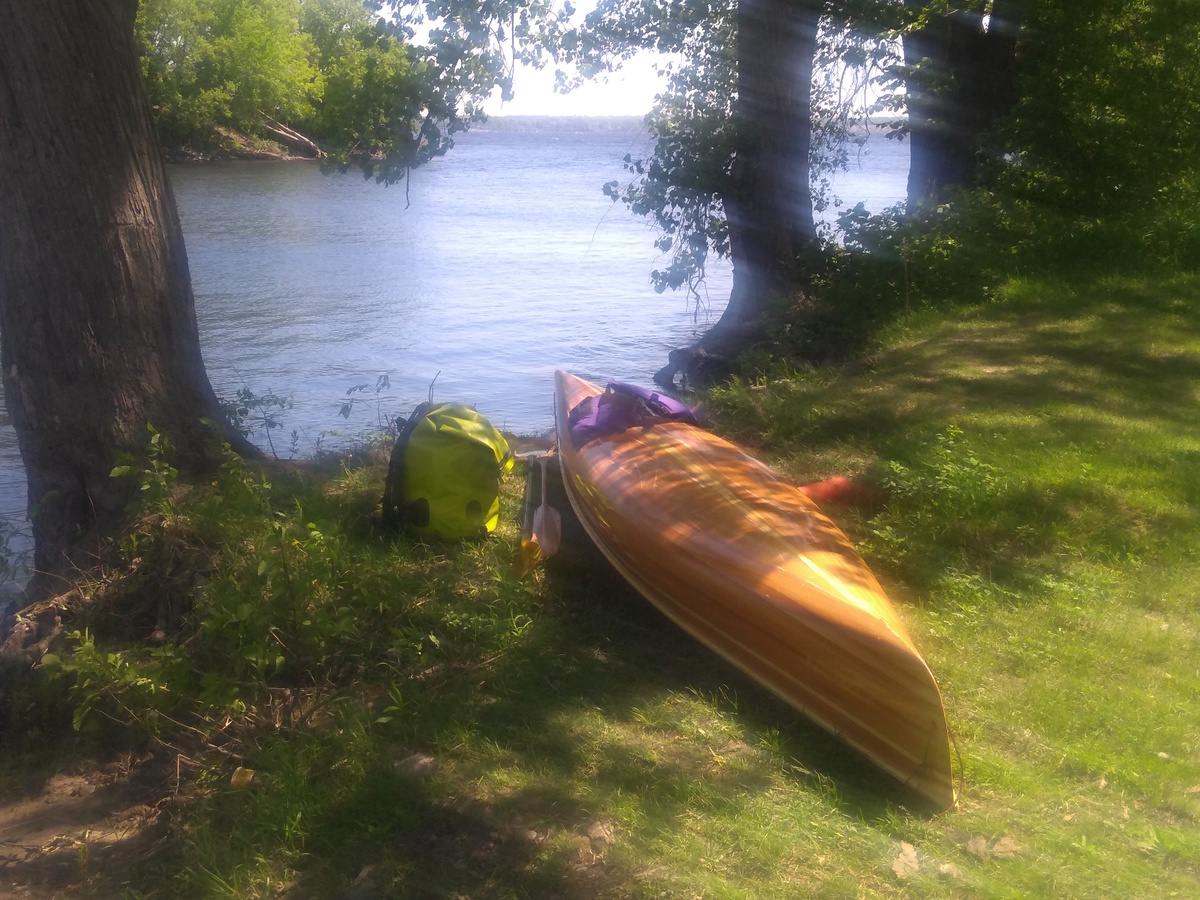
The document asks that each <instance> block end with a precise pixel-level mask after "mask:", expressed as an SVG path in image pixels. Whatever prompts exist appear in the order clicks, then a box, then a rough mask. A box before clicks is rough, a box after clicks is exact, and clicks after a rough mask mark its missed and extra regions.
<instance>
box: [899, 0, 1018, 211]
mask: <svg viewBox="0 0 1200 900" xmlns="http://www.w3.org/2000/svg"><path fill="white" fill-rule="evenodd" d="M906 2H907V3H908V5H909V6H912V7H914V8H919V7H920V6H922V5H923V0H906ZM1018 5H1019V0H992V2H991V3H987V2H974V3H971V4H969V5H968V7H967V8H965V9H958V10H953V11H951V12H950V13H948V14H946V15H942V16H938V17H936V18H933V19H931V20H930V21H929V23H928V24H927V25H926V26H925V27H924V28H921V29H920V30H918V31H915V32H913V33H911V34H909V35H907V36H905V38H904V63H905V66H906V67H907V68H908V69H909V71H910V73H912V74H911V75H910V77H909V78H908V83H907V95H908V97H907V102H908V127H909V136H910V145H909V146H910V153H911V157H910V159H911V161H910V164H909V171H908V208H909V210H916V209H918V208H920V207H922V206H928V205H931V204H937V203H940V202H941V201H943V200H945V199H946V197H947V194H948V191H949V190H950V189H951V188H954V187H972V186H974V185H975V184H976V183H977V180H978V175H979V172H980V166H981V164H982V163H983V162H984V161H985V160H986V155H985V153H984V139H985V136H986V134H987V132H988V131H989V130H991V129H992V128H993V127H994V126H995V125H996V124H997V122H999V121H1000V119H1001V118H1002V117H1003V116H1005V115H1006V114H1007V113H1009V112H1010V111H1011V110H1012V107H1013V104H1014V103H1015V102H1016V98H1017V82H1016V46H1017V29H1018V26H1017V9H1018ZM985 14H986V15H985Z"/></svg>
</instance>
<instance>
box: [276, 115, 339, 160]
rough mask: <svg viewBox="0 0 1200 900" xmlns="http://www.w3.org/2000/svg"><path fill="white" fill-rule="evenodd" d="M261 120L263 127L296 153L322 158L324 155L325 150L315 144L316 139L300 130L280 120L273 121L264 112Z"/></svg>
mask: <svg viewBox="0 0 1200 900" xmlns="http://www.w3.org/2000/svg"><path fill="white" fill-rule="evenodd" d="M262 120H263V128H265V129H266V130H267V131H269V132H270V133H271V134H273V135H274V136H275V137H276V138H277V139H278V140H280V141H282V142H283V143H285V144H287V146H289V147H291V148H292V149H293V150H295V151H296V152H297V153H300V154H301V155H303V156H311V157H313V158H315V159H323V158H324V157H325V151H324V150H322V149H321V148H320V147H319V146H317V143H316V141H314V140H313V139H312V138H309V137H306V136H305V135H303V134H301V133H300V132H298V131H295V130H293V129H291V128H288V126H286V125H284V124H283V123H282V122H277V121H275V120H274V119H272V118H271V117H270V116H268V115H266V114H265V113H264V114H263V117H262Z"/></svg>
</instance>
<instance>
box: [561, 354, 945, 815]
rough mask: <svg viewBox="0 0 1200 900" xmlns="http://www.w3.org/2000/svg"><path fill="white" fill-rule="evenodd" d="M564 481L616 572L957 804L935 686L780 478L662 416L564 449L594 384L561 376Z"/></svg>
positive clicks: (903, 635)
mask: <svg viewBox="0 0 1200 900" xmlns="http://www.w3.org/2000/svg"><path fill="white" fill-rule="evenodd" d="M555 380H556V392H555V413H556V418H557V422H558V435H557V436H558V451H559V454H560V459H561V463H562V473H563V482H564V484H565V486H566V491H567V496H568V497H569V499H570V501H571V505H572V507H573V508H574V510H575V512H576V514H577V516H578V518H579V520H580V522H581V523H582V524H583V527H584V528H585V530H586V531H587V532H588V534H589V535H590V536H591V537H592V539H593V540H594V541H595V542H596V544H597V546H598V547H599V548H600V549H601V550H602V551H603V552H604V554H605V555H606V556H607V557H608V559H609V560H610V561H611V562H612V563H613V565H614V566H615V567H616V569H617V570H618V571H619V572H620V573H621V574H622V575H623V576H624V577H625V578H626V579H627V580H628V581H629V582H630V583H631V584H632V585H633V586H634V587H635V588H637V590H638V591H639V592H640V593H642V594H643V595H644V596H645V597H646V598H647V599H648V600H649V601H650V602H651V603H653V604H654V605H655V606H656V607H658V609H660V610H661V611H662V612H663V613H665V614H666V615H667V616H668V617H669V618H670V619H672V620H673V621H674V622H675V623H676V624H677V625H679V626H680V627H682V628H683V629H684V630H685V631H687V632H688V633H689V634H691V635H692V636H693V637H695V638H697V639H698V640H700V641H701V642H703V643H704V644H706V645H707V646H708V647H710V648H711V649H712V650H714V651H715V652H717V653H718V654H719V655H721V656H722V657H724V658H725V659H726V660H728V661H729V662H731V663H733V664H734V665H736V666H738V667H739V668H741V669H743V670H744V671H746V672H747V673H748V674H749V675H751V676H752V677H753V678H755V679H756V680H757V681H759V682H760V683H762V684H763V685H764V686H766V687H767V688H769V689H770V690H771V691H773V692H774V693H775V694H777V695H778V696H780V697H781V698H783V699H784V700H786V701H787V702H789V703H790V704H792V705H793V706H795V707H796V708H798V709H799V710H801V711H802V712H804V713H805V714H806V715H808V716H809V717H810V718H811V719H813V720H814V721H815V722H817V723H818V724H819V725H821V726H822V727H824V728H826V729H827V730H829V731H831V732H832V733H834V734H835V735H838V736H839V737H841V738H843V739H844V740H846V741H847V742H848V743H850V744H851V745H853V746H854V747H856V748H858V749H859V750H860V751H861V752H862V753H864V754H865V755H866V756H867V757H868V758H869V759H871V760H872V761H873V762H875V763H876V764H877V765H878V766H880V767H881V768H882V769H884V770H885V771H887V772H889V773H891V774H892V775H893V776H894V777H896V778H897V779H899V780H900V781H901V782H903V783H904V784H906V785H908V786H909V787H910V788H912V789H913V790H915V791H917V792H918V793H920V794H922V795H923V796H924V797H926V798H928V800H929V801H930V802H931V803H932V804H934V805H935V806H937V807H938V808H941V809H945V808H948V807H950V806H952V805H953V804H954V801H955V794H954V786H953V778H952V773H951V763H950V745H949V735H948V731H947V727H946V719H945V713H944V711H943V706H942V698H941V694H940V692H939V690H938V687H937V683H936V682H935V680H934V678H933V675H932V674H931V672H930V671H929V667H928V666H927V665H926V664H925V661H924V660H923V659H922V657H921V655H920V653H918V652H917V649H916V647H915V646H914V645H913V643H912V641H911V639H910V638H909V636H908V634H907V632H906V630H905V627H904V625H903V623H902V621H901V620H900V618H899V616H898V615H897V614H896V611H895V609H894V608H893V607H892V605H891V603H890V602H889V601H888V599H887V597H886V595H885V594H884V592H883V589H882V588H881V587H880V585H879V583H878V581H877V580H876V579H875V577H874V576H873V575H872V574H871V572H870V570H869V569H868V568H867V566H866V564H865V563H864V562H863V561H862V559H861V558H860V557H859V555H858V553H857V552H856V551H855V550H854V548H853V546H852V545H851V544H850V542H849V540H847V538H846V537H845V536H844V535H843V534H842V532H841V531H840V529H838V528H837V526H836V525H834V524H833V523H832V522H831V521H830V520H829V519H828V518H826V517H825V516H824V515H823V514H822V513H821V512H820V510H819V509H818V508H817V506H816V505H815V504H814V503H813V502H812V500H810V499H809V498H808V497H806V496H805V495H804V494H803V493H802V492H801V491H800V490H799V489H797V488H796V487H795V486H794V485H792V484H791V483H790V482H788V481H786V480H785V479H783V478H781V477H780V476H778V475H777V474H775V473H774V472H773V471H772V470H771V469H769V468H768V467H767V466H765V465H764V464H763V463H761V462H759V461H758V460H755V459H754V458H753V457H750V456H748V455H746V454H745V453H743V452H742V451H741V450H739V449H738V448H737V447H735V446H734V445H733V444H730V443H729V442H728V441H725V440H724V439H722V438H719V437H717V436H716V435H713V434H711V433H710V432H707V431H705V430H703V429H700V428H697V427H695V426H693V425H689V424H685V423H682V422H666V421H664V422H658V423H655V424H653V425H651V426H648V427H634V428H630V429H627V430H625V431H622V432H619V433H617V434H613V435H609V436H605V437H600V438H596V439H593V440H590V441H588V442H587V443H584V444H582V445H581V446H579V447H578V448H576V447H574V446H573V445H572V441H571V436H570V433H569V429H568V424H567V423H568V415H569V412H570V410H571V409H573V408H574V407H575V406H576V405H577V404H578V403H580V402H581V401H582V400H584V399H585V398H586V397H588V396H592V395H595V394H598V393H601V391H602V389H601V388H600V387H598V386H597V385H594V384H591V383H590V382H587V381H584V380H583V379H580V378H577V377H575V376H574V375H571V374H569V373H567V372H562V371H560V372H557V373H556V375H555Z"/></svg>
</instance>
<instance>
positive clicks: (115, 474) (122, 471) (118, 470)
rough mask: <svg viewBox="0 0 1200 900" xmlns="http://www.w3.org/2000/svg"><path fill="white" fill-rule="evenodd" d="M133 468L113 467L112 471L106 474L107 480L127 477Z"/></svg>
mask: <svg viewBox="0 0 1200 900" xmlns="http://www.w3.org/2000/svg"><path fill="white" fill-rule="evenodd" d="M132 469H133V466H113V470H112V471H111V472H109V473H108V477H109V478H121V477H123V476H125V475H128V474H129V473H130V471H132Z"/></svg>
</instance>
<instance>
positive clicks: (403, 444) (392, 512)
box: [382, 402, 436, 527]
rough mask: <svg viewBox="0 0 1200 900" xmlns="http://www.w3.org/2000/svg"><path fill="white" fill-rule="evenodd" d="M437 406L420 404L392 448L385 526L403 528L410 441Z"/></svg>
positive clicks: (406, 505)
mask: <svg viewBox="0 0 1200 900" xmlns="http://www.w3.org/2000/svg"><path fill="white" fill-rule="evenodd" d="M434 406H436V404H434V403H428V402H426V403H420V404H418V405H417V408H416V409H414V410H413V411H412V415H411V416H409V417H408V421H407V422H405V423H404V427H402V428H401V429H400V433H399V434H398V435H396V443H395V444H394V445H393V446H392V458H391V460H390V461H389V462H388V473H387V481H385V482H384V486H383V516H382V518H383V524H384V525H386V526H388V527H402V526H403V525H404V519H405V513H406V512H407V508H408V503H407V501H406V500H405V498H404V477H405V462H404V461H405V457H406V456H407V451H408V441H409V438H411V437H412V433H413V432H414V431H415V430H416V428H417V426H418V425H420V424H421V420H422V419H424V418H425V417H426V416H427V415H429V413H430V412H431V411H432V410H433V408H434Z"/></svg>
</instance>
